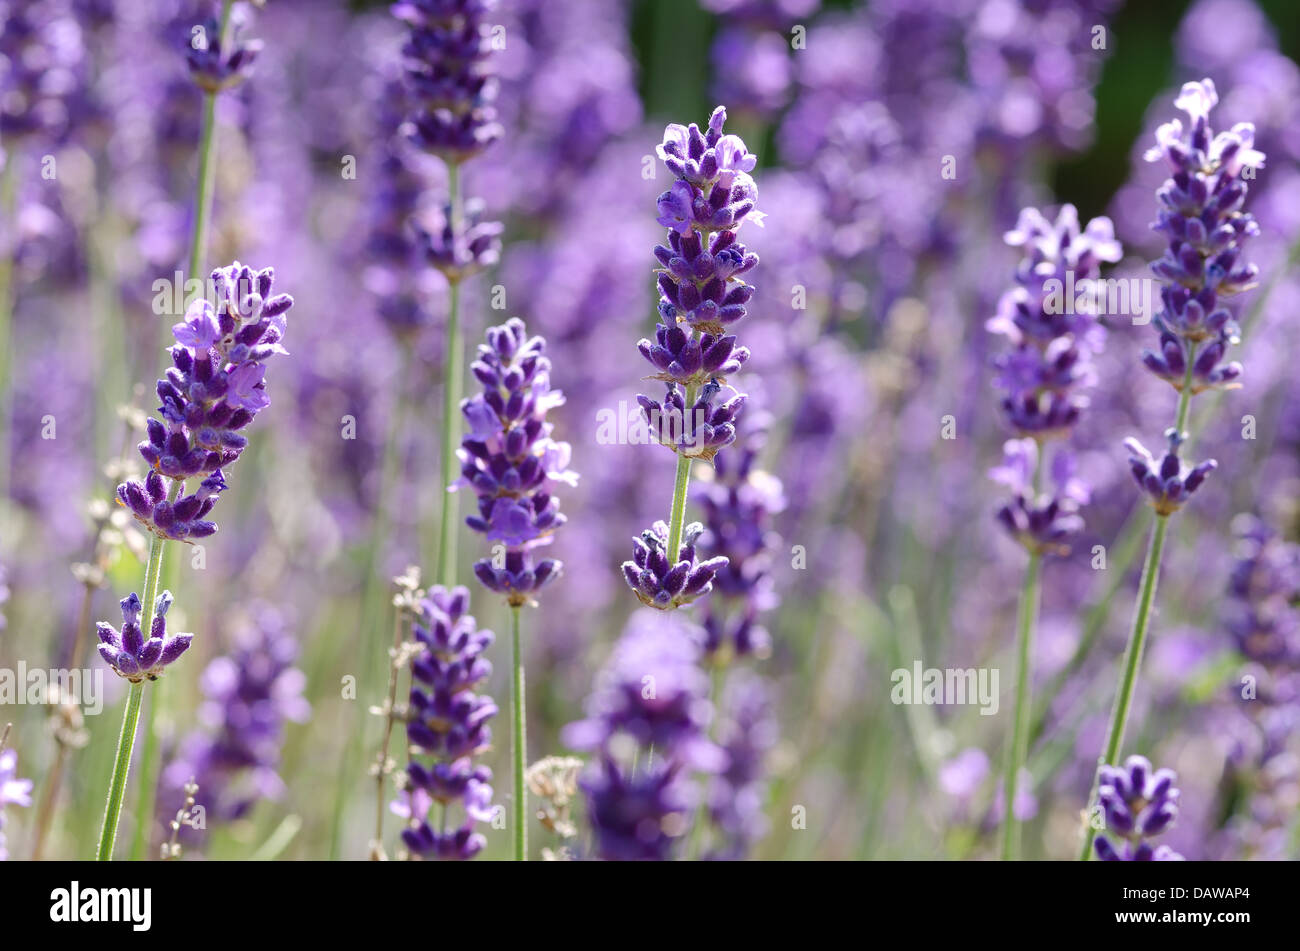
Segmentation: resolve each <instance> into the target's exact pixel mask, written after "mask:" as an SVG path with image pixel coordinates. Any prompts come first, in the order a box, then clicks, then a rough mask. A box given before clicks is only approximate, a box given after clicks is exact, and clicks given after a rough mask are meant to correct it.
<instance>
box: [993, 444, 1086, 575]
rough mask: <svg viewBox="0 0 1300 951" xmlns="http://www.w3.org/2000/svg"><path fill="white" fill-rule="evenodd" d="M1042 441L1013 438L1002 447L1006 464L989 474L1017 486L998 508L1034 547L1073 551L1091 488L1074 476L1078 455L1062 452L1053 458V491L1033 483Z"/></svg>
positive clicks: (1005, 523)
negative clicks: (1039, 443) (1080, 511)
mask: <svg viewBox="0 0 1300 951" xmlns="http://www.w3.org/2000/svg"><path fill="white" fill-rule="evenodd" d="M1038 452H1039V446H1038V443H1037V442H1035V441H1034V440H1032V439H1009V440H1007V441H1006V442H1005V443H1004V444H1003V446H1002V453H1003V459H1002V465H1000V466H997V467H995V468H993V469H990V470H989V478H991V479H992V480H993V481H995V482H998V483H1001V484H1002V485H1004V486H1006V487H1007V488H1008V489H1010V490H1011V493H1012V494H1011V498H1010V499H1009V500H1008V501H1007V502H1005V503H1004V504H1003V505H1002V507H1001V508H999V509H998V511H997V519H998V522H1000V523H1001V525H1002V527H1003V528H1005V529H1006V530H1007V533H1008V534H1010V535H1011V537H1012V538H1014V539H1015V540H1016V541H1018V542H1019V543H1020V544H1021V545H1023V546H1024V547H1025V548H1026V549H1027V550H1029V551H1031V552H1038V553H1040V554H1046V553H1051V554H1056V555H1068V554H1069V553H1070V544H1069V543H1070V540H1071V539H1072V538H1074V536H1076V535H1077V534H1078V533H1079V532H1080V531H1081V530H1082V529H1083V518H1082V517H1081V516H1080V515H1079V514H1078V512H1079V506H1081V505H1086V504H1087V502H1088V499H1089V497H1090V493H1089V491H1088V487H1087V486H1086V485H1084V484H1083V482H1081V481H1080V480H1079V479H1077V478H1075V476H1074V456H1073V455H1072V454H1071V453H1069V452H1066V451H1058V452H1057V453H1056V454H1055V455H1054V456H1053V457H1052V464H1051V471H1050V477H1051V491H1050V492H1046V493H1042V492H1039V491H1038V490H1037V489H1035V487H1034V485H1033V473H1034V469H1035V467H1036V466H1037V461H1038Z"/></svg>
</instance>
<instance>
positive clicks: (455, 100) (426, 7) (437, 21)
mask: <svg viewBox="0 0 1300 951" xmlns="http://www.w3.org/2000/svg"><path fill="white" fill-rule="evenodd" d="M492 6H493V4H492V3H491V2H490V0H402V2H400V3H396V4H394V6H393V15H394V16H396V17H397V18H398V19H399V20H402V21H403V22H404V23H406V24H407V25H408V26H409V27H410V35H409V36H408V37H407V41H406V45H405V46H404V47H403V48H402V53H403V55H404V56H405V57H406V70H407V81H408V83H409V85H410V87H411V91H412V94H413V96H414V98H415V100H416V108H417V111H416V113H415V114H414V115H413V116H412V117H411V119H410V122H409V134H410V136H411V139H412V140H413V141H414V142H416V143H417V144H418V145H419V146H420V147H421V148H424V149H427V150H428V151H430V152H435V153H437V154H438V155H440V156H442V157H443V158H444V159H446V160H447V161H448V162H463V161H465V160H466V159H468V158H472V157H473V156H475V155H477V154H479V153H480V152H482V151H483V149H485V148H487V147H488V146H489V145H491V144H492V143H493V142H495V141H496V140H497V139H498V138H500V136H501V125H500V123H498V122H497V120H496V106H495V105H494V102H495V100H496V92H497V81H496V78H495V77H494V76H492V75H491V70H490V61H491V53H492V41H491V36H490V28H489V26H488V25H487V24H486V23H484V16H485V15H486V14H487V12H488V11H489V10H490V9H491V8H492Z"/></svg>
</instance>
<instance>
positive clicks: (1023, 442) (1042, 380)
mask: <svg viewBox="0 0 1300 951" xmlns="http://www.w3.org/2000/svg"><path fill="white" fill-rule="evenodd" d="M1004 240H1005V241H1006V242H1007V244H1010V245H1012V246H1020V247H1023V248H1024V257H1023V258H1022V259H1021V261H1020V264H1019V266H1018V268H1017V271H1016V285H1015V286H1014V287H1013V288H1011V289H1010V290H1008V291H1007V292H1006V293H1005V294H1003V296H1002V298H1001V300H1000V301H999V303H998V311H997V314H996V315H995V316H994V317H993V318H991V319H990V320H989V321H988V322H987V324H986V326H987V328H988V329H989V330H990V331H993V332H995V333H999V334H1003V335H1005V336H1006V337H1008V338H1009V340H1010V341H1011V344H1012V347H1011V349H1010V350H1009V351H1008V352H1006V353H1002V354H1000V355H999V356H998V357H997V359H996V360H995V361H994V366H995V367H996V368H997V370H998V376H997V378H996V380H995V382H996V384H997V386H998V388H999V389H1001V390H1002V391H1004V393H1005V394H1006V395H1005V396H1004V397H1003V399H1002V411H1003V415H1004V417H1005V419H1006V422H1007V424H1008V427H1009V428H1010V429H1011V430H1012V431H1014V432H1015V433H1016V435H1017V436H1019V437H1021V438H1019V439H1013V440H1010V441H1008V442H1007V443H1006V444H1005V446H1004V447H1003V450H1004V461H1003V464H1002V465H1001V466H1000V467H998V468H995V469H993V470H992V471H991V472H990V473H989V475H990V477H991V478H993V479H994V480H995V481H997V482H999V483H1001V484H1003V485H1005V486H1006V487H1007V488H1009V489H1010V490H1011V492H1012V496H1011V498H1010V499H1009V500H1008V501H1007V502H1005V503H1004V504H1003V505H1002V506H1001V508H1000V509H999V510H998V512H997V518H998V521H999V522H1000V523H1001V524H1002V527H1003V528H1004V529H1005V530H1006V531H1007V533H1008V534H1009V535H1010V536H1011V537H1012V538H1013V539H1014V540H1015V541H1017V542H1018V543H1019V544H1020V545H1021V547H1023V548H1024V549H1025V551H1026V552H1027V553H1028V556H1029V561H1028V564H1027V566H1026V568H1025V580H1024V584H1023V586H1022V588H1021V593H1020V606H1019V609H1018V621H1017V625H1016V648H1015V649H1016V692H1015V707H1014V714H1013V720H1012V729H1011V738H1010V742H1009V743H1008V745H1007V754H1006V774H1005V777H1004V784H1003V816H1002V858H1003V859H1004V860H1014V859H1018V858H1019V857H1020V825H1019V823H1018V822H1017V820H1016V799H1017V793H1018V791H1019V790H1018V786H1019V782H1020V774H1021V770H1022V768H1023V766H1024V763H1025V759H1026V757H1027V756H1028V754H1029V742H1030V719H1031V716H1030V714H1031V710H1032V706H1033V705H1032V698H1031V692H1032V689H1031V688H1032V683H1033V671H1032V668H1031V665H1032V662H1033V643H1034V630H1035V628H1036V627H1037V624H1038V610H1039V600H1040V583H1041V572H1042V562H1043V559H1044V557H1045V556H1047V555H1053V554H1055V555H1065V554H1069V551H1070V541H1071V539H1072V537H1073V536H1074V535H1075V534H1077V533H1078V532H1079V530H1080V529H1082V527H1083V519H1082V518H1081V517H1080V516H1079V515H1078V509H1079V506H1080V505H1082V504H1084V503H1086V502H1087V501H1088V490H1087V487H1086V486H1084V485H1083V484H1082V483H1081V482H1079V480H1077V479H1075V478H1074V477H1073V472H1074V457H1073V455H1072V454H1071V452H1070V449H1069V446H1068V439H1069V437H1070V436H1071V434H1072V432H1073V430H1074V426H1075V424H1076V423H1077V422H1078V420H1079V418H1080V416H1081V414H1082V412H1083V410H1084V409H1085V408H1086V407H1087V405H1088V401H1087V397H1086V396H1084V395H1083V393H1082V390H1083V389H1084V388H1085V387H1086V386H1087V385H1089V384H1090V383H1091V382H1092V381H1093V379H1094V377H1095V371H1094V370H1093V367H1092V362H1091V359H1092V356H1093V354H1094V353H1096V352H1097V351H1098V350H1099V349H1100V348H1101V345H1102V342H1103V341H1104V339H1105V334H1104V331H1103V330H1102V329H1101V328H1100V327H1099V326H1098V325H1097V322H1096V320H1095V314H1094V313H1093V310H1094V308H1079V310H1080V311H1081V312H1079V313H1076V312H1075V311H1076V308H1075V307H1073V306H1070V307H1059V306H1056V305H1057V304H1059V303H1060V297H1059V295H1060V293H1061V291H1062V288H1063V287H1064V286H1066V285H1068V286H1071V287H1075V286H1077V287H1079V288H1081V289H1090V288H1091V287H1092V285H1093V282H1094V281H1095V279H1096V278H1097V276H1098V274H1099V273H1100V269H1101V264H1102V262H1105V261H1112V262H1113V261H1117V260H1119V257H1120V254H1121V249H1120V246H1119V243H1118V242H1117V241H1115V238H1114V230H1113V227H1112V225H1111V222H1110V220H1109V219H1107V218H1094V219H1093V220H1091V221H1089V222H1088V224H1087V225H1086V226H1084V227H1080V224H1079V217H1078V213H1077V212H1076V210H1075V208H1074V206H1072V205H1064V206H1063V207H1062V208H1061V209H1060V212H1059V213H1058V214H1057V216H1056V220H1055V221H1049V220H1048V219H1047V218H1046V217H1044V216H1043V214H1042V213H1041V212H1039V211H1038V210H1037V209H1035V208H1025V209H1023V210H1022V211H1021V212H1020V217H1019V220H1018V221H1017V222H1016V227H1015V228H1014V229H1013V230H1012V231H1009V232H1007V234H1006V235H1005V239H1004ZM1071 303H1073V302H1071ZM1049 440H1056V441H1059V442H1062V443H1066V445H1062V446H1059V447H1058V448H1056V449H1055V450H1054V451H1053V455H1052V457H1051V462H1050V468H1049V464H1048V462H1047V443H1048V441H1049ZM1047 474H1050V476H1051V482H1052V485H1051V491H1050V492H1046V493H1045V492H1044V491H1043V480H1044V476H1045V475H1047Z"/></svg>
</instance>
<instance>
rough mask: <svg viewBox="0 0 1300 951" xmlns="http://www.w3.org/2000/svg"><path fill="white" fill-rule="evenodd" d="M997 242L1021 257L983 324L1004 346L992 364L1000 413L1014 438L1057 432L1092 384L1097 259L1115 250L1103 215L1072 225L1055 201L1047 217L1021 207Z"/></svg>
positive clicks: (1118, 252) (1098, 335) (1113, 255)
mask: <svg viewBox="0 0 1300 951" xmlns="http://www.w3.org/2000/svg"><path fill="white" fill-rule="evenodd" d="M1004 240H1005V241H1006V243H1007V244H1009V245H1011V246H1013V247H1022V248H1024V257H1023V258H1022V259H1021V261H1020V264H1019V266H1018V268H1017V270H1016V286H1015V287H1014V288H1012V289H1011V290H1009V291H1008V292H1007V293H1006V294H1004V295H1003V296H1002V299H1001V300H1000V301H999V302H998V309H997V314H996V315H995V316H994V317H992V318H990V319H989V321H988V322H987V325H986V326H987V327H988V329H989V330H990V331H992V332H994V333H998V334H1002V335H1005V336H1006V337H1007V338H1008V339H1009V340H1010V341H1011V345H1012V350H1011V351H1010V352H1009V353H1007V354H1005V355H1003V356H1001V357H999V358H998V359H996V360H995V361H994V363H995V366H996V367H997V369H998V376H997V378H996V382H997V385H998V387H999V389H1001V390H1003V392H1004V393H1005V394H1006V395H1005V396H1004V397H1003V400H1002V410H1003V413H1004V414H1005V416H1006V418H1007V421H1008V423H1009V424H1010V426H1011V428H1012V429H1014V430H1015V431H1016V433H1017V434H1018V435H1022V436H1035V437H1043V436H1065V435H1068V434H1069V432H1070V430H1071V429H1072V427H1073V426H1074V424H1075V423H1076V422H1078V419H1079V413H1080V412H1081V411H1082V409H1083V408H1084V407H1086V406H1087V398H1086V397H1085V396H1083V395H1082V394H1081V393H1080V392H1079V389H1080V388H1081V387H1083V386H1086V385H1088V384H1090V383H1091V382H1092V379H1093V371H1092V368H1091V366H1090V363H1089V361H1090V358H1091V357H1092V355H1093V354H1095V353H1096V352H1097V350H1099V349H1100V347H1101V343H1102V340H1103V337H1104V335H1103V332H1102V331H1101V328H1100V327H1099V326H1098V325H1097V323H1096V316H1097V315H1096V313H1095V308H1094V307H1093V306H1092V301H1093V300H1094V299H1095V295H1094V294H1093V291H1094V288H1096V287H1097V284H1096V281H1097V277H1098V274H1099V273H1100V269H1101V264H1102V263H1103V262H1115V261H1118V260H1119V259H1120V257H1121V256H1122V254H1123V251H1122V249H1121V247H1120V244H1119V242H1118V241H1116V240H1115V237H1114V232H1113V229H1112V227H1111V223H1110V219H1109V218H1094V219H1092V220H1091V221H1089V222H1088V224H1087V226H1086V227H1083V228H1080V226H1079V216H1078V213H1077V212H1076V211H1075V208H1074V206H1073V205H1063V206H1062V207H1061V210H1060V212H1059V214H1058V215H1057V218H1056V221H1055V222H1052V221H1049V220H1048V219H1047V218H1046V217H1044V216H1043V214H1042V213H1041V212H1039V211H1038V209H1036V208H1025V209H1024V210H1023V211H1021V213H1020V220H1019V221H1018V222H1017V223H1016V227H1015V228H1014V229H1012V230H1011V231H1008V232H1007V233H1006V236H1005V239H1004ZM1080 300H1083V301H1085V302H1086V303H1085V306H1084V307H1082V308H1080V307H1078V306H1076V304H1077V302H1078V301H1080Z"/></svg>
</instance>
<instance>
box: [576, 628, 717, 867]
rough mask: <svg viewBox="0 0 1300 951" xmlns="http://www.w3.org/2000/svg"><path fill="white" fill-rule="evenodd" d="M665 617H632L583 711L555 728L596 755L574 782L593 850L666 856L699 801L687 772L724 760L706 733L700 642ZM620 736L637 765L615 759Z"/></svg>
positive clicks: (620, 856) (609, 855) (713, 767)
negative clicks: (635, 751) (627, 740)
mask: <svg viewBox="0 0 1300 951" xmlns="http://www.w3.org/2000/svg"><path fill="white" fill-rule="evenodd" d="M663 620H664V619H663V618H662V616H659V615H646V616H643V617H641V618H634V619H633V621H632V626H631V627H630V628H629V630H628V632H627V633H626V634H625V635H624V636H623V639H622V640H621V641H620V642H619V644H618V646H617V647H616V648H615V650H614V654H613V656H612V657H611V658H610V660H609V662H608V663H607V664H606V666H605V667H604V668H603V669H602V670H601V672H600V674H599V675H598V676H597V679H596V684H595V687H594V688H593V691H592V694H591V696H590V697H589V698H588V701H587V705H586V713H587V717H586V719H584V720H580V721H578V722H576V723H571V724H569V725H568V726H567V727H565V728H564V730H563V731H562V734H561V737H562V739H563V741H564V743H565V744H566V745H568V746H569V747H571V748H573V749H577V750H590V751H593V752H594V753H595V754H596V755H595V758H594V759H593V761H592V762H591V764H590V766H589V768H588V770H587V772H586V773H585V774H584V776H583V778H582V780H581V781H580V783H579V785H580V787H581V788H582V791H583V793H584V795H585V796H586V800H587V815H588V817H589V820H590V822H591V824H592V827H593V829H594V831H595V835H596V842H595V851H596V854H597V855H598V856H599V857H600V858H602V859H606V860H611V861H629V860H652V861H664V860H667V859H669V858H671V857H672V853H673V851H674V847H675V845H676V844H677V842H679V841H680V839H681V837H682V835H683V834H684V833H685V831H686V828H687V826H688V824H689V816H690V814H691V811H692V810H693V808H694V806H695V804H696V802H697V790H696V789H695V788H694V785H693V784H692V783H691V782H690V771H691V770H698V771H701V772H706V773H716V772H718V771H719V770H721V769H723V768H724V767H725V765H726V757H725V755H724V754H723V752H722V751H721V750H720V749H719V748H718V747H717V746H715V745H714V744H713V743H712V742H711V741H710V740H709V739H708V735H707V729H708V723H709V717H710V709H709V704H708V701H707V700H706V699H705V697H706V696H707V694H708V689H709V686H708V676H707V675H706V674H705V673H704V671H703V670H702V669H701V668H700V667H699V664H698V659H699V652H698V649H697V648H696V646H695V645H694V644H693V643H692V642H691V640H690V638H689V637H687V636H685V635H684V633H683V632H681V631H677V630H672V629H668V628H666V627H665V626H664V624H663V623H662V622H663ZM621 738H630V739H631V740H632V741H633V742H634V743H635V745H636V746H637V747H638V748H639V749H640V750H641V751H642V753H641V754H640V755H638V757H637V758H638V761H639V765H638V766H637V768H636V769H635V770H633V769H631V768H629V767H628V766H627V765H626V764H624V763H621V762H620V761H619V759H618V755H617V751H618V749H619V747H620V741H621ZM650 750H653V756H651V755H650V752H649V751H650Z"/></svg>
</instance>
